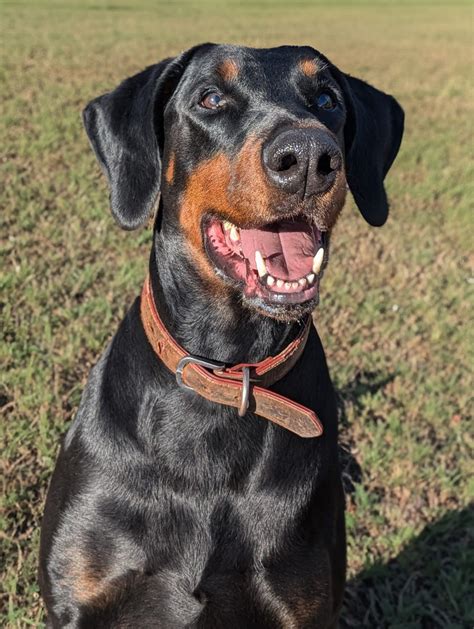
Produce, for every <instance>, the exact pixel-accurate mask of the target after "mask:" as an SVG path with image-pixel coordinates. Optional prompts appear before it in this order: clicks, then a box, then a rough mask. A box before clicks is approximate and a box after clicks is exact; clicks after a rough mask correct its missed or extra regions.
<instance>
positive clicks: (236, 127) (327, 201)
mask: <svg viewBox="0 0 474 629" xmlns="http://www.w3.org/2000/svg"><path fill="white" fill-rule="evenodd" d="M84 122H85V126H86V129H87V133H88V135H89V138H90V140H91V143H92V146H93V148H94V150H95V153H96V155H97V158H98V160H99V162H100V164H101V166H102V168H103V170H104V171H105V173H106V175H107V178H108V181H109V185H110V192H111V194H110V199H111V206H112V212H113V214H114V216H115V218H116V220H117V221H118V223H119V224H120V225H121V226H122V227H124V228H125V229H134V228H136V227H138V226H140V225H142V224H143V223H145V222H146V220H147V219H148V217H149V215H150V213H151V212H152V210H153V208H154V207H155V206H156V203H157V200H158V198H159V196H160V193H161V208H162V216H159V217H158V219H157V221H158V224H159V226H160V228H161V227H162V226H163V225H166V227H167V229H168V230H172V232H173V233H174V234H176V235H177V236H178V237H179V238H180V239H181V242H182V245H183V249H184V250H185V251H186V252H187V255H188V256H189V257H190V258H191V259H192V261H193V264H194V266H195V268H196V269H197V272H198V273H199V274H200V275H201V277H202V278H203V279H204V280H205V281H206V282H210V283H211V284H212V285H213V286H214V288H216V289H225V290H229V291H237V292H238V293H239V294H240V295H241V296H242V297H243V300H244V302H245V303H246V304H247V305H249V306H251V307H255V308H257V309H258V310H259V311H263V312H265V313H266V314H268V315H269V316H274V317H277V318H286V319H291V318H294V317H299V316H301V314H303V313H304V312H308V311H310V310H312V309H313V308H314V306H315V304H316V303H317V299H318V291H319V280H320V277H321V274H322V272H323V269H324V267H325V265H326V264H327V258H328V254H327V251H328V244H329V235H330V231H331V228H332V227H333V225H334V224H335V222H336V220H337V217H338V215H339V213H340V211H341V209H342V207H343V204H344V201H345V196H346V190H347V187H349V188H350V190H351V192H352V194H353V196H354V199H355V201H356V203H357V206H358V208H359V210H360V212H361V213H362V215H363V216H364V218H365V219H366V220H367V221H368V222H369V223H370V224H371V225H382V224H383V223H384V222H385V220H386V218H387V214H388V204H387V198H386V195H385V190H384V187H383V180H384V177H385V175H386V173H387V171H388V169H389V168H390V166H391V164H392V162H393V160H394V159H395V156H396V154H397V152H398V148H399V146H400V142H401V138H402V132H403V111H402V109H401V108H400V106H399V105H398V104H397V102H396V101H395V100H394V99H393V98H392V97H391V96H388V95H386V94H384V93H382V92H380V91H378V90H376V89H374V88H373V87H371V86H370V85H367V84H366V83H364V82H362V81H360V80H358V79H355V78H352V77H349V76H348V75H346V74H343V73H342V72H341V71H339V70H338V69H337V68H336V67H335V66H334V65H332V64H331V63H330V62H329V61H328V59H326V58H325V57H324V56H323V55H321V54H320V53H318V52H317V51H316V50H314V49H312V48H309V47H293V46H283V47H280V48H273V49H261V50H260V49H249V48H241V47H234V46H223V45H214V44H203V45H200V46H196V47H194V48H192V49H190V50H188V51H187V52H185V53H183V54H182V55H180V56H179V57H177V58H174V59H166V60H164V61H162V62H160V63H158V64H157V65H154V66H151V67H149V68H147V69H146V70H144V71H143V72H141V73H140V74H138V75H136V76H133V77H131V78H129V79H127V80H126V81H124V82H123V83H122V84H121V85H120V86H119V87H118V88H117V89H115V90H114V91H113V92H110V93H108V94H105V95H104V96H101V97H99V98H97V99H95V100H93V101H92V102H91V103H90V104H89V105H88V106H87V107H86V109H85V111H84Z"/></svg>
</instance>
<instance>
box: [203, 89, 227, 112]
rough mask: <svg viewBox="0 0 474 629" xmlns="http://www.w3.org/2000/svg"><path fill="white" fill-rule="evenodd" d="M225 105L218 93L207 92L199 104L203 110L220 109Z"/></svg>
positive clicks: (225, 102)
mask: <svg viewBox="0 0 474 629" xmlns="http://www.w3.org/2000/svg"><path fill="white" fill-rule="evenodd" d="M226 104H227V101H226V99H225V98H224V96H222V94H219V92H209V93H208V94H206V95H205V96H204V97H203V98H202V99H201V102H200V105H201V107H204V108H205V109H220V108H221V107H224V105H226Z"/></svg>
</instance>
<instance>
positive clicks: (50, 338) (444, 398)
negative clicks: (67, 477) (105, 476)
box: [0, 0, 474, 629]
mask: <svg viewBox="0 0 474 629" xmlns="http://www.w3.org/2000/svg"><path fill="white" fill-rule="evenodd" d="M0 11H1V24H2V27H1V28H2V44H3V47H4V50H3V54H2V67H1V70H0V89H1V93H2V96H3V103H2V108H3V111H2V120H3V125H2V145H3V149H4V151H3V155H4V156H3V157H2V159H1V162H0V167H1V170H2V181H3V182H4V186H3V189H2V191H1V204H2V207H3V209H2V212H1V218H0V220H1V222H2V236H4V239H3V240H2V245H1V247H2V271H1V280H0V281H1V288H2V298H1V328H2V332H3V335H4V341H5V342H4V343H3V344H2V347H1V357H2V375H1V389H0V397H1V404H2V421H1V424H0V427H1V431H2V442H3V455H4V456H3V482H4V487H3V489H4V492H3V496H4V499H3V500H4V505H3V527H2V528H3V536H2V551H3V565H4V575H3V579H2V583H3V588H4V595H3V598H2V602H1V605H2V608H1V611H0V622H1V624H2V626H6V627H27V626H38V627H41V626H42V617H43V611H42V607H41V602H40V600H39V596H38V586H37V582H36V564H37V553H38V538H39V525H40V520H41V512H42V508H43V501H44V496H45V491H46V487H47V483H48V479H49V477H50V474H51V470H52V468H53V465H54V461H55V457H56V455H57V451H58V444H59V439H60V436H61V435H62V434H64V432H65V430H66V429H67V427H68V425H69V422H70V421H71V419H72V417H73V415H74V412H75V410H76V408H77V405H78V402H79V398H80V395H81V391H82V389H83V387H84V383H85V381H86V378H87V374H88V371H89V369H90V367H91V365H92V364H93V363H94V362H95V361H96V360H97V358H98V356H99V354H100V352H101V350H102V348H103V347H104V345H105V343H106V342H107V340H108V339H109V338H110V336H111V335H112V334H113V331H114V329H115V328H116V326H117V323H118V321H119V320H120V319H121V317H122V316H123V314H124V312H125V311H126V309H127V307H128V306H129V305H130V304H131V302H132V299H133V297H134V296H135V295H136V294H137V292H138V290H139V288H140V285H141V281H142V278H143V277H144V273H145V269H146V264H147V258H148V249H149V246H150V231H149V230H143V231H141V232H137V233H132V234H130V233H123V232H121V231H120V230H119V229H118V228H117V227H115V226H114V224H113V222H112V219H111V217H110V215H109V213H108V202H107V193H106V188H105V183H104V180H103V178H102V177H101V176H100V174H99V169H98V167H97V165H96V163H95V161H94V157H93V155H92V152H91V151H90V149H89V146H88V144H87V140H86V137H85V134H84V132H83V130H82V127H81V121H80V110H81V108H82V107H83V106H84V104H85V103H86V102H87V101H88V100H89V99H90V98H92V97H93V96H95V95H97V94H98V93H100V92H101V91H105V90H107V89H110V88H111V87H113V86H114V85H115V84H116V83H118V81H120V80H121V79H122V78H124V77H125V76H127V75H129V74H131V73H132V72H135V71H137V70H138V69H141V68H142V67H144V66H145V65H147V64H149V63H151V62H153V61H154V60H158V59H161V58H163V57H165V56H168V55H169V54H174V53H177V52H178V51H180V50H182V49H184V48H186V47H188V46H190V45H191V44H193V43H195V42H197V41H206V40H212V41H230V42H236V43H243V44H247V45H251V46H271V45H277V44H280V43H305V44H311V45H314V46H315V47H317V48H319V49H321V50H322V51H323V52H324V53H326V54H327V55H328V56H329V58H331V59H332V60H333V61H334V62H335V63H336V64H337V65H339V66H340V67H341V68H342V69H344V70H346V71H348V72H351V73H352V74H355V75H358V76H361V77H363V78H365V79H366V80H369V81H370V82H373V83H374V84H375V85H377V86H378V87H380V88H382V89H385V90H386V91H389V92H390V93H392V94H394V95H395V96H396V97H397V98H398V99H399V100H400V102H401V103H402V104H403V106H404V108H405V111H406V116H407V124H406V135H405V140H404V143H403V147H402V150H401V153H400V155H399V158H398V159H397V162H396V164H395V166H394V167H393V169H392V171H391V173H390V175H389V178H388V191H389V195H390V197H391V201H392V211H391V218H390V220H389V223H388V224H387V225H386V226H385V227H384V228H383V229H380V230H378V229H372V228H369V227H368V226H367V225H366V224H364V222H363V221H362V219H361V218H360V217H359V216H358V214H357V212H356V210H355V209H354V207H353V205H352V204H351V203H349V204H348V206H347V207H346V209H345V211H344V215H343V217H342V219H341V220H340V222H339V224H338V226H337V232H336V234H335V237H334V239H333V242H334V243H335V245H334V247H333V251H332V264H331V265H330V269H329V271H328V273H327V275H326V278H325V282H324V286H323V292H322V303H321V306H320V308H319V309H318V310H317V311H316V314H315V320H316V323H317V326H318V329H319V332H320V334H321V336H322V339H323V342H324V344H325V347H326V351H327V355H328V360H329V364H330V368H331V371H332V375H333V379H334V382H335V384H336V386H337V388H338V391H339V396H340V400H341V416H342V423H343V431H342V441H343V444H344V447H345V449H346V454H345V478H346V484H347V490H348V496H347V506H348V508H347V525H348V542H349V583H348V588H347V596H346V600H345V607H344V613H343V621H342V626H343V627H363V626H366V627H393V628H402V627H403V628H418V627H419V628H423V629H425V628H431V627H433V628H438V627H439V628H443V629H445V628H447V627H452V628H464V627H471V626H472V625H473V623H474V605H473V603H472V592H473V590H474V575H473V573H474V557H473V554H472V547H473V546H472V542H473V539H472V538H473V525H474V515H473V511H472V509H471V508H470V500H472V489H473V487H472V482H471V484H470V485H469V482H468V479H469V478H472V471H473V469H472V446H473V444H474V438H473V434H472V431H471V432H470V426H469V405H470V401H471V400H470V395H471V394H470V389H471V387H472V371H471V367H472V349H473V343H472V332H471V331H470V329H469V326H468V323H469V320H470V308H471V307H472V290H473V271H472V262H473V257H472V253H470V250H472V230H470V228H471V227H472V224H471V219H470V216H472V214H471V213H470V211H472V199H473V179H474V178H473V173H472V155H471V153H472V141H473V136H472V125H471V123H470V121H471V120H472V114H473V98H472V96H473V90H472V74H471V60H472V53H473V46H472V8H471V6H470V5H469V4H468V3H459V4H456V3H453V2H451V3H449V4H440V3H435V4H431V3H427V2H420V3H414V2H408V1H405V2H403V3H398V2H397V3H396V2H390V1H388V0H387V1H385V2H384V1H379V2H376V1H375V0H373V1H372V2H370V1H366V2H362V1H358V2H355V3H354V2H351V3H349V2H332V3H325V2H309V1H308V2H305V1H303V0H300V1H298V2H295V3H293V2H288V1H287V0H285V1H284V2H283V0H279V1H278V2H275V1H271V2H270V1H260V2H250V1H249V0H246V1H245V2H243V3H238V2H231V3H219V4H214V5H213V4H210V2H209V0H202V1H201V2H199V3H198V2H180V3H171V2H161V3H157V2H155V3H153V2H151V1H149V0H141V1H139V2H132V1H131V0H130V1H129V2H128V3H127V2H125V0H114V1H113V2H110V3H109V2H107V1H100V0H86V1H85V2H82V1H81V2H79V0H76V1H74V0H64V1H62V2H60V1H59V0H58V1H51V2H47V1H46V0H37V1H35V2H33V1H23V2H4V3H3V5H0ZM471 426H472V425H471Z"/></svg>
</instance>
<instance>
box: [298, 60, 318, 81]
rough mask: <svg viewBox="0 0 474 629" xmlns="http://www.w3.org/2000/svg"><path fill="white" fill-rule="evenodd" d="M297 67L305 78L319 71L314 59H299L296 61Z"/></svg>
mask: <svg viewBox="0 0 474 629" xmlns="http://www.w3.org/2000/svg"><path fill="white" fill-rule="evenodd" d="M298 65H299V68H300V70H301V72H302V73H303V74H304V75H305V76H309V77H313V76H314V75H315V74H316V73H317V71H318V70H319V68H318V62H317V61H316V59H300V60H299V61H298Z"/></svg>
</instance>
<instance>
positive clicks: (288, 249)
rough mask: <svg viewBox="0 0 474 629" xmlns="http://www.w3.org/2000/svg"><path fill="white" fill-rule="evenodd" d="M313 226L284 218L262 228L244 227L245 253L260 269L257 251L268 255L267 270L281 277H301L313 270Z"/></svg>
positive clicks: (241, 240)
mask: <svg viewBox="0 0 474 629" xmlns="http://www.w3.org/2000/svg"><path fill="white" fill-rule="evenodd" d="M314 229H315V228H313V227H312V226H311V225H309V224H308V223H305V222H304V221H281V222H279V223H272V224H270V225H267V226H265V227H263V228H261V229H241V230H240V242H241V245H242V253H243V254H244V256H245V257H246V258H247V259H248V261H249V263H250V266H251V268H252V269H253V270H257V265H256V262H255V252H256V251H257V250H258V251H260V253H261V254H262V256H263V258H264V259H265V265H266V267H267V271H268V273H270V275H273V277H276V278H278V279H282V280H287V281H290V280H298V279H299V278H301V277H304V276H305V275H307V274H308V273H311V269H312V264H313V257H314V255H315V254H316V237H315V233H314Z"/></svg>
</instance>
